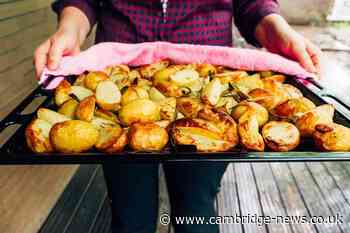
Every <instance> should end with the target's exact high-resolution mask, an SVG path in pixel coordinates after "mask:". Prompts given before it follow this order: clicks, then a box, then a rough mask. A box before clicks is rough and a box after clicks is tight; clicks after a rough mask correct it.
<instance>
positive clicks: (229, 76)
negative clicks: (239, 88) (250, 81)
mask: <svg viewBox="0 0 350 233" xmlns="http://www.w3.org/2000/svg"><path fill="white" fill-rule="evenodd" d="M217 70H219V69H217ZM246 76H249V74H248V73H247V72H246V71H243V70H235V71H233V70H229V71H226V70H222V71H219V72H218V74H216V75H215V76H214V77H215V78H219V79H220V81H221V83H222V84H229V83H230V82H234V81H235V80H239V79H240V78H243V77H246Z"/></svg>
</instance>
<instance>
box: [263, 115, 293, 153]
mask: <svg viewBox="0 0 350 233" xmlns="http://www.w3.org/2000/svg"><path fill="white" fill-rule="evenodd" d="M262 136H263V138H264V140H265V143H266V145H267V146H268V147H269V148H270V149H272V150H273V151H290V150H293V149H295V148H296V147H297V146H298V145H299V143H300V133H299V130H298V129H297V127H295V126H294V125H293V124H291V123H288V122H282V121H270V122H269V123H267V124H266V125H264V127H263V128H262Z"/></svg>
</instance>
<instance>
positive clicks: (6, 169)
mask: <svg viewBox="0 0 350 233" xmlns="http://www.w3.org/2000/svg"><path fill="white" fill-rule="evenodd" d="M51 2H52V0H0V120H1V119H3V117H4V116H6V114H8V113H9V112H10V111H11V110H12V109H13V108H14V107H15V106H16V104H18V102H19V101H20V100H22V99H24V98H25V97H26V95H27V94H28V93H30V91H31V90H33V88H35V87H36V86H37V81H36V80H35V78H34V66H33V57H32V55H33V52H34V50H35V48H36V47H37V46H38V45H39V44H40V43H41V42H43V41H44V40H45V39H46V38H48V37H49V35H51V34H52V33H53V32H54V30H55V28H56V19H57V18H56V15H55V14H54V13H53V12H52V11H51V8H50V4H51ZM0 138H1V135H0ZM0 156H1V155H0ZM76 168H77V166H0V214H1V218H0V232H1V233H36V232H37V231H38V229H40V227H41V225H42V223H43V222H44V221H45V219H46V217H47V215H48V214H49V212H50V210H51V208H52V206H53V205H54V204H55V202H56V200H57V199H58V197H59V196H60V194H61V193H62V191H63V190H64V188H65V186H66V184H67V183H68V182H69V180H70V179H71V177H72V176H73V175H74V173H75V171H76Z"/></svg>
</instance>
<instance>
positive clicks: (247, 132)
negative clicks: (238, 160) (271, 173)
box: [238, 111, 265, 151]
mask: <svg viewBox="0 0 350 233" xmlns="http://www.w3.org/2000/svg"><path fill="white" fill-rule="evenodd" d="M238 134H239V137H240V139H241V144H242V145H243V146H244V147H245V148H247V149H248V150H255V151H264V149H265V143H264V139H263V137H262V136H261V134H260V133H259V123H258V119H257V116H256V114H254V113H252V112H249V111H248V112H246V113H245V114H243V116H241V117H240V118H239V121H238Z"/></svg>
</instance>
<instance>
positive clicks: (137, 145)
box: [129, 122, 169, 151]
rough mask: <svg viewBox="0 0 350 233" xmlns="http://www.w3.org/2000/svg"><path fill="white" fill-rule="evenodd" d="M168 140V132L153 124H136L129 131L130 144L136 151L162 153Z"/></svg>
mask: <svg viewBox="0 0 350 233" xmlns="http://www.w3.org/2000/svg"><path fill="white" fill-rule="evenodd" d="M168 139H169V136H168V133H167V131H166V130H165V129H164V128H162V127H160V126H159V125H157V124H155V123H152V122H148V123H134V124H132V125H131V126H130V129H129V140H130V142H129V144H130V147H131V148H132V149H133V150H136V151H160V150H162V149H163V148H164V147H165V145H166V144H167V143H168Z"/></svg>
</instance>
